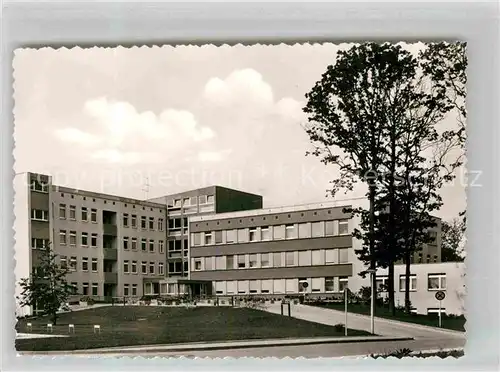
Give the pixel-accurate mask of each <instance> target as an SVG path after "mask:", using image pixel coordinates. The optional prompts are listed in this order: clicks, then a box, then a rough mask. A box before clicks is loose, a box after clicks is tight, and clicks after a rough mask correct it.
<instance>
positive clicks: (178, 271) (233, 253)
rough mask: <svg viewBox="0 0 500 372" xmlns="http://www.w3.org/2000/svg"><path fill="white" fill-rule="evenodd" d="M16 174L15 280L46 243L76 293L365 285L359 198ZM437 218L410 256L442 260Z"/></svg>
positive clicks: (333, 291)
mask: <svg viewBox="0 0 500 372" xmlns="http://www.w3.org/2000/svg"><path fill="white" fill-rule="evenodd" d="M15 183H16V185H15V189H16V200H15V214H16V223H15V231H16V235H15V238H16V246H15V247H16V248H15V249H16V261H17V265H16V280H17V282H19V280H20V279H21V278H25V277H28V276H29V275H30V274H31V272H32V270H33V269H34V268H36V267H37V264H38V262H39V257H40V255H41V254H44V252H45V247H47V246H48V245H49V244H50V245H51V248H52V249H53V250H54V252H55V253H56V254H57V255H58V263H59V265H60V266H62V267H68V268H69V270H70V272H69V274H68V276H67V281H68V282H69V283H71V284H72V285H73V287H74V290H75V294H78V295H79V296H93V297H96V298H113V297H120V298H123V297H135V298H138V297H142V296H144V295H146V296H147V295H166V296H168V295H179V294H191V295H194V296H199V295H204V294H205V295H236V296H237V295H243V296H248V295H259V296H273V297H280V296H286V295H291V294H306V295H307V296H312V297H314V296H320V297H325V296H327V297H332V296H340V295H341V294H342V292H343V289H344V288H345V287H346V286H349V288H350V289H351V290H353V291H357V290H359V288H361V287H362V286H364V285H369V280H368V279H363V278H361V277H360V276H359V275H357V274H358V273H359V272H361V271H363V270H364V269H365V267H364V264H363V263H362V262H361V261H359V260H358V258H357V256H356V254H355V250H356V249H359V248H360V244H361V242H360V241H358V240H356V239H354V238H353V236H352V231H353V229H354V228H355V227H356V226H357V225H358V224H359V221H358V220H357V217H356V218H353V217H352V216H351V215H350V214H349V213H348V208H349V207H351V206H352V207H358V206H360V203H365V202H366V201H365V200H363V199H361V200H360V201H359V202H358V200H354V199H353V200H350V201H333V202H327V203H320V204H310V205H302V206H292V207H280V208H271V209H265V208H263V206H262V204H263V203H262V196H260V195H255V194H251V193H246V192H242V191H238V190H233V189H228V188H225V187H220V186H212V187H205V188H201V189H197V190H191V191H186V192H182V193H178V194H173V195H166V196H161V197H157V198H153V199H149V200H146V201H144V200H136V199H130V198H124V197H119V196H113V195H105V194H100V193H95V192H90V191H82V190H77V189H71V188H67V187H60V186H57V185H53V184H52V179H51V177H50V176H47V175H39V174H34V173H25V174H22V175H19V176H18V177H16V181H15ZM438 222H439V223H438V225H437V227H436V229H435V231H434V232H433V234H435V244H430V245H428V246H425V247H423V250H422V251H421V252H420V253H417V254H416V255H415V257H414V262H415V263H419V262H420V263H439V262H440V245H441V236H440V235H441V233H440V221H438ZM419 254H420V255H419ZM380 275H382V276H381V277H380V278H379V280H378V282H379V283H380V281H381V280H383V275H384V274H383V273H380ZM17 295H19V288H17ZM20 311H21V310H20ZM21 312H22V311H21Z"/></svg>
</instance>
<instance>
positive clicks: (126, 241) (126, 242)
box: [123, 236, 128, 251]
mask: <svg viewBox="0 0 500 372" xmlns="http://www.w3.org/2000/svg"><path fill="white" fill-rule="evenodd" d="M123 249H124V250H126V251H128V236H124V237H123Z"/></svg>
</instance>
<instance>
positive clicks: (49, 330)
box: [47, 323, 52, 333]
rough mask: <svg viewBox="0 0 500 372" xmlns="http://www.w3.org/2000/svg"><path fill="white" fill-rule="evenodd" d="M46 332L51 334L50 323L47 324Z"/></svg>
mask: <svg viewBox="0 0 500 372" xmlns="http://www.w3.org/2000/svg"><path fill="white" fill-rule="evenodd" d="M47 332H51V333H52V323H49V324H47Z"/></svg>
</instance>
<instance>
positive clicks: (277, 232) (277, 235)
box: [273, 225, 285, 240]
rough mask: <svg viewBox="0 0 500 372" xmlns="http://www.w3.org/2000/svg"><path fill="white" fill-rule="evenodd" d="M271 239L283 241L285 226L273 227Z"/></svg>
mask: <svg viewBox="0 0 500 372" xmlns="http://www.w3.org/2000/svg"><path fill="white" fill-rule="evenodd" d="M273 239H274V240H281V239H285V225H277V226H274V227H273Z"/></svg>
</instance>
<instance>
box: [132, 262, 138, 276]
mask: <svg viewBox="0 0 500 372" xmlns="http://www.w3.org/2000/svg"><path fill="white" fill-rule="evenodd" d="M132 274H137V261H132Z"/></svg>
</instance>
